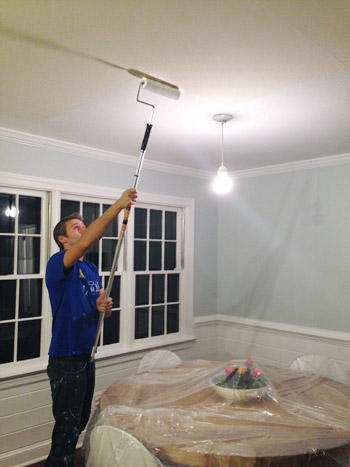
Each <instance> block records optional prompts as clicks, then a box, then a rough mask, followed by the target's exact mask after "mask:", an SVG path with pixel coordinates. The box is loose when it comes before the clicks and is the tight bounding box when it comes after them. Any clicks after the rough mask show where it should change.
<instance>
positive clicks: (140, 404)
mask: <svg viewBox="0 0 350 467" xmlns="http://www.w3.org/2000/svg"><path fill="white" fill-rule="evenodd" d="M96 426H113V427H118V428H120V429H122V430H124V431H126V432H128V433H130V434H131V435H132V436H134V437H135V438H136V439H138V440H139V441H140V442H141V443H142V444H143V445H144V446H145V447H146V448H147V449H148V450H149V451H150V452H151V453H152V454H153V455H155V456H157V457H158V458H159V459H160V460H161V461H162V463H163V464H164V465H169V466H170V465H186V466H198V467H202V466H217V467H224V466H227V467H229V466H230V467H231V466H239V467H253V466H255V467H256V466H261V467H265V466H266V467H268V466H271V467H272V466H275V467H282V466H283V467H285V466H295V467H302V466H308V467H315V466H337V467H338V466H341V467H349V466H350V461H349V455H350V387H349V386H347V385H345V384H342V383H339V382H337V381H334V380H331V379H329V378H326V377H324V376H321V375H319V374H310V373H304V372H301V371H296V370H293V369H290V368H277V367H273V366H266V367H265V366H261V365H259V364H258V363H257V362H253V361H252V360H249V359H248V360H237V361H236V360H231V361H229V362H213V361H207V360H196V361H190V362H184V363H181V364H179V365H176V366H172V367H165V368H157V369H153V370H150V371H145V372H143V373H140V374H134V375H131V376H129V377H127V378H124V379H122V380H120V381H117V382H116V383H114V384H112V385H111V386H110V387H109V388H108V389H107V390H106V391H105V392H104V394H103V395H102V397H101V401H100V409H99V410H98V411H97V412H96V414H95V416H94V417H93V419H92V420H91V422H90V424H89V427H88V430H87V434H86V437H85V440H84V448H83V449H84V451H85V455H86V456H88V455H89V452H90V442H89V438H90V433H91V431H92V430H93V429H94V428H95V427H96Z"/></svg>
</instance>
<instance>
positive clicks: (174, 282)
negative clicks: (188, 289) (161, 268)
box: [167, 274, 179, 302]
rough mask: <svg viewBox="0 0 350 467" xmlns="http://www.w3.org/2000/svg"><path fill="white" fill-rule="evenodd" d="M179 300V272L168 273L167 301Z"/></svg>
mask: <svg viewBox="0 0 350 467" xmlns="http://www.w3.org/2000/svg"><path fill="white" fill-rule="evenodd" d="M178 301H179V274H168V297H167V302H178Z"/></svg>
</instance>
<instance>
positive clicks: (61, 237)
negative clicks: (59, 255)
mask: <svg viewBox="0 0 350 467" xmlns="http://www.w3.org/2000/svg"><path fill="white" fill-rule="evenodd" d="M58 241H59V242H61V243H62V245H64V244H65V243H67V237H66V236H65V235H59V236H58Z"/></svg>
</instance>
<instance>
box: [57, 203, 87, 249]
mask: <svg viewBox="0 0 350 467" xmlns="http://www.w3.org/2000/svg"><path fill="white" fill-rule="evenodd" d="M72 219H79V220H80V221H82V220H83V217H82V216H81V214H79V213H78V212H73V213H72V214H70V215H69V216H66V217H64V218H63V219H61V220H60V221H59V223H58V224H57V225H56V227H55V228H54V229H53V238H54V239H55V242H56V243H57V245H58V246H59V248H60V250H63V249H64V246H63V245H62V243H61V242H60V241H59V240H58V237H59V236H60V235H67V231H66V223H67V222H68V221H70V220H72Z"/></svg>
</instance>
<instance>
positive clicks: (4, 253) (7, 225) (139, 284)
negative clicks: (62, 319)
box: [0, 175, 194, 376]
mask: <svg viewBox="0 0 350 467" xmlns="http://www.w3.org/2000/svg"><path fill="white" fill-rule="evenodd" d="M0 176H1V175H0ZM14 181H15V182H18V179H17V178H16V177H14ZM21 181H22V180H21ZM36 181H37V183H36V182H35V180H34V178H33V177H31V180H30V181H29V182H26V183H24V184H23V185H24V186H26V189H21V188H16V185H19V184H21V185H22V183H13V184H12V185H13V188H12V187H10V186H9V184H8V180H7V179H6V183H3V185H4V186H6V188H2V189H1V190H0V364H1V374H2V375H4V376H7V375H14V374H24V373H26V372H29V371H32V370H38V369H43V368H45V366H46V362H47V354H48V349H49V345H50V340H51V308H50V303H49V298H48V293H47V289H46V286H45V270H46V264H47V261H48V259H49V257H50V256H51V254H53V253H55V252H56V251H58V247H57V245H56V244H55V242H54V240H53V238H52V231H53V228H54V226H55V225H56V223H57V222H58V221H59V220H60V219H61V217H64V216H66V215H69V214H71V213H72V212H80V213H81V214H82V215H83V217H84V222H85V224H86V225H89V224H90V223H91V222H92V221H93V220H94V219H96V218H97V217H98V216H100V215H101V214H102V213H103V212H105V211H106V210H107V209H108V207H109V206H110V205H111V204H112V203H113V202H114V199H115V198H116V197H117V196H118V194H117V195H116V193H115V190H111V189H108V188H105V187H104V188H103V187H100V188H99V187H97V188H96V196H91V187H88V186H86V187H84V186H82V185H80V186H79V187H78V188H77V187H76V186H75V184H70V183H68V182H64V183H63V182H62V183H57V185H58V187H60V185H62V186H61V189H57V188H58V187H57V186H55V190H52V189H51V187H49V186H47V184H46V183H45V181H43V180H41V179H39V178H38V179H37V180H36ZM33 185H35V186H33ZM37 187H38V188H39V187H40V189H41V190H39V189H38V188H37ZM119 193H121V191H120V192H119ZM139 198H141V196H140V197H139ZM122 215H123V214H122V213H121V214H120V216H119V217H120V218H119V219H117V220H116V221H115V222H114V223H113V225H111V226H110V228H109V229H108V231H107V232H106V234H105V235H104V237H103V238H102V239H101V240H100V241H99V242H98V243H97V244H96V245H95V246H94V248H93V249H92V250H91V251H89V252H88V254H87V255H86V259H89V260H91V261H92V262H94V263H95V264H96V266H97V267H98V270H99V274H100V277H101V282H102V284H103V286H104V287H106V286H107V283H108V280H109V276H110V270H111V265H112V261H113V258H114V253H115V249H116V245H117V241H118V236H119V229H120V226H121V225H122V218H121V217H122ZM193 217H194V212H193V202H192V201H191V200H188V199H183V198H176V197H170V196H162V199H161V202H160V201H159V196H155V195H151V194H147V195H142V203H141V202H140V201H139V202H138V203H137V205H135V207H133V208H132V209H131V214H130V217H129V223H128V228H127V231H126V236H125V239H124V242H123V246H122V249H121V253H120V255H119V261H118V267H117V269H116V271H115V276H114V279H113V286H112V289H111V293H110V295H111V297H112V298H113V303H114V305H113V311H112V316H111V317H110V318H108V321H107V320H106V321H105V323H104V326H103V328H102V333H101V337H100V343H99V348H98V354H97V358H98V357H99V356H102V357H103V356H109V355H116V354H122V353H123V352H130V351H132V350H139V349H143V348H152V347H154V346H158V345H165V344H169V343H176V342H180V341H182V340H186V339H188V338H193V335H192V319H193V317H192V313H193V312H192V297H193V295H192V294H193V292H192V288H193V287H192V281H193V277H192V276H193ZM185 227H186V228H185ZM185 247H186V248H185Z"/></svg>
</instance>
